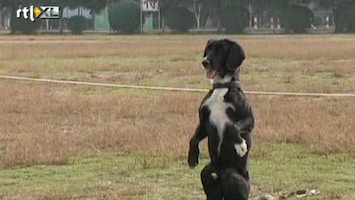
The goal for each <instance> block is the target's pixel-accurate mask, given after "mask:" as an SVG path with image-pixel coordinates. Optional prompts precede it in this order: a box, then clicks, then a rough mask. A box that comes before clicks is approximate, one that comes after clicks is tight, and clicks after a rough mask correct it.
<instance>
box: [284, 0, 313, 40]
mask: <svg viewBox="0 0 355 200" xmlns="http://www.w3.org/2000/svg"><path fill="white" fill-rule="evenodd" d="M313 18H314V15H313V12H312V10H311V9H309V8H307V7H305V6H300V5H292V4H291V5H288V6H285V7H284V8H283V9H282V10H281V11H280V23H281V26H283V27H284V28H285V29H286V31H287V32H290V33H306V32H307V29H308V28H310V27H311V24H312V21H313Z"/></svg>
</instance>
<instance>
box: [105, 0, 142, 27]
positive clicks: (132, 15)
mask: <svg viewBox="0 0 355 200" xmlns="http://www.w3.org/2000/svg"><path fill="white" fill-rule="evenodd" d="M139 18H140V8H139V4H138V3H137V2H136V1H131V0H125V1H121V2H120V3H117V4H114V5H113V6H112V8H111V9H110V11H109V14H108V20H109V24H110V26H111V28H112V30H114V31H116V32H118V33H135V32H137V31H138V28H139V24H140V19H139Z"/></svg>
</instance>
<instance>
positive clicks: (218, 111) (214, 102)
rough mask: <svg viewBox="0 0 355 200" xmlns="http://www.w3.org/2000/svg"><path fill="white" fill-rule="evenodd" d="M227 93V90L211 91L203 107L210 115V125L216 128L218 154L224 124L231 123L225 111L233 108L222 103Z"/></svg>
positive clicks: (228, 104)
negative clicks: (205, 107)
mask: <svg viewBox="0 0 355 200" xmlns="http://www.w3.org/2000/svg"><path fill="white" fill-rule="evenodd" d="M227 92H228V88H218V89H215V90H213V93H212V95H211V96H210V97H209V98H208V99H207V100H206V102H205V103H204V106H207V107H208V108H209V110H210V111H211V113H210V118H209V121H210V123H211V124H213V125H214V126H216V128H217V132H218V137H219V144H218V149H217V150H218V154H219V153H220V149H221V144H222V141H223V133H224V129H225V126H226V124H228V123H232V122H231V120H230V119H229V117H228V116H227V113H226V110H227V108H229V107H233V106H232V105H231V104H230V103H227V102H225V101H224V95H226V93H227Z"/></svg>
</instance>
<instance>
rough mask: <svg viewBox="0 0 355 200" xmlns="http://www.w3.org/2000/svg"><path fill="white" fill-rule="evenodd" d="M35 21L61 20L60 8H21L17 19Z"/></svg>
mask: <svg viewBox="0 0 355 200" xmlns="http://www.w3.org/2000/svg"><path fill="white" fill-rule="evenodd" d="M21 15H22V17H23V18H24V19H26V20H28V19H29V20H31V21H33V22H34V21H35V20H36V19H38V18H40V19H59V6H30V7H22V8H19V9H18V10H17V12H16V17H17V18H20V17H21Z"/></svg>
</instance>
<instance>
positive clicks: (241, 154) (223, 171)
mask: <svg viewBox="0 0 355 200" xmlns="http://www.w3.org/2000/svg"><path fill="white" fill-rule="evenodd" d="M244 59H245V53H244V50H243V49H242V47H241V46H240V45H239V44H237V43H236V42H234V41H231V40H228V39H221V40H209V41H208V42H207V45H206V47H205V51H204V55H203V61H202V65H203V67H204V68H205V70H206V76H207V78H208V79H210V80H211V82H212V85H213V88H212V90H210V91H209V92H208V94H207V95H206V96H205V98H203V100H202V102H201V105H200V108H199V119H200V123H199V124H198V126H197V128H196V131H195V134H194V135H193V136H192V137H191V139H190V149H189V154H188V164H189V166H190V167H192V168H193V167H195V166H196V165H197V164H198V161H199V154H200V152H199V143H200V141H201V140H203V139H204V138H206V137H207V138H208V151H209V155H210V158H211V162H210V164H208V165H206V166H205V168H204V169H203V170H202V172H201V182H202V185H203V188H204V191H205V194H206V196H207V200H246V199H248V196H249V193H250V187H249V172H248V158H249V157H248V156H249V150H250V148H251V143H252V138H251V131H252V129H253V128H254V115H253V111H252V108H251V106H250V105H249V102H248V100H247V98H246V96H245V94H244V93H243V91H242V89H241V87H240V84H239V67H240V65H241V64H242V62H243V61H244Z"/></svg>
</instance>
